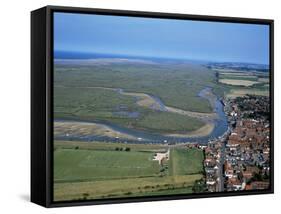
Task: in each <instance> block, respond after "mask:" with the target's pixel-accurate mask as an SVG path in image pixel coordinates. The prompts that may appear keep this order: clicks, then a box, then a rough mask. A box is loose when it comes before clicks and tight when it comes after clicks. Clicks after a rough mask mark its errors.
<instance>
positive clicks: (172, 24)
mask: <svg viewBox="0 0 281 214" xmlns="http://www.w3.org/2000/svg"><path fill="white" fill-rule="evenodd" d="M54 50H55V51H65V52H77V53H85V54H112V55H126V56H133V57H137V56H139V57H148V58H149V57H151V58H168V59H182V60H194V61H207V62H237V63H253V64H264V65H268V64H269V26H268V25H257V24H239V23H223V22H210V21H190V20H173V19H159V18H140V17H123V16H122V17H121V16H105V15H92V14H91V15H89V14H72V13H58V12H55V14H54Z"/></svg>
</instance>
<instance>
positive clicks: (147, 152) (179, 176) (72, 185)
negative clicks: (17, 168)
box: [54, 141, 203, 200]
mask: <svg viewBox="0 0 281 214" xmlns="http://www.w3.org/2000/svg"><path fill="white" fill-rule="evenodd" d="M54 149H55V151H54V199H55V200H79V199H85V198H87V199H92V198H103V197H107V198H108V197H129V196H144V195H148V194H149V195H161V194H177V193H178V194H180V193H191V192H192V190H191V189H192V186H193V185H194V182H195V181H196V180H198V179H200V178H201V177H202V161H203V153H202V151H201V150H198V149H195V148H194V149H187V148H184V147H177V148H168V147H167V146H164V145H147V144H122V143H119V144H116V143H98V142H96V143H83V142H68V141H56V142H55V146H54ZM168 149H170V150H171V154H170V157H169V159H168V160H165V162H163V165H160V164H159V163H158V161H155V160H153V157H154V155H155V153H156V152H160V153H162V152H165V151H167V150H168Z"/></svg>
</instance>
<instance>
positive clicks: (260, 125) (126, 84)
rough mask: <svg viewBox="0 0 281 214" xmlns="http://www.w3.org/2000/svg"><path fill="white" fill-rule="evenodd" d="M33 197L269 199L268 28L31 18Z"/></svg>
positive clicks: (68, 11) (128, 15) (96, 13)
mask: <svg viewBox="0 0 281 214" xmlns="http://www.w3.org/2000/svg"><path fill="white" fill-rule="evenodd" d="M31 93H32V94H31V95H32V96H31V97H32V103H31V125H32V127H31V129H32V130H31V132H32V134H31V138H32V139H31V201H32V202H34V203H37V204H40V205H43V206H45V207H57V206H72V205H88V204H102V203H123V202H137V201H155V200H168V199H187V198H203V197H214V196H235V195H251V194H264V193H273V189H274V188H273V177H274V176H273V20H265V19H248V18H232V17H215V16H197V15H185V14H168V13H154V12H136V11H121V10H104V9H89V8H71V7H57V6H47V7H44V8H41V9H38V10H35V11H33V12H32V13H31Z"/></svg>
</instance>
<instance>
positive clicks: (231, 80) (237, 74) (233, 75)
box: [214, 69, 269, 98]
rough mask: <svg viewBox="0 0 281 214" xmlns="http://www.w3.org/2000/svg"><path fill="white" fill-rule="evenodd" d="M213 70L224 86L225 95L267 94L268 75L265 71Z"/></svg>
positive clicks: (229, 96)
mask: <svg viewBox="0 0 281 214" xmlns="http://www.w3.org/2000/svg"><path fill="white" fill-rule="evenodd" d="M214 70H215V71H217V72H218V74H217V75H218V82H219V83H221V84H222V85H224V86H225V92H226V94H225V95H226V97H228V98H235V97H239V96H244V95H246V94H250V95H262V96H269V75H268V73H267V72H258V71H243V70H241V71H238V70H229V69H214Z"/></svg>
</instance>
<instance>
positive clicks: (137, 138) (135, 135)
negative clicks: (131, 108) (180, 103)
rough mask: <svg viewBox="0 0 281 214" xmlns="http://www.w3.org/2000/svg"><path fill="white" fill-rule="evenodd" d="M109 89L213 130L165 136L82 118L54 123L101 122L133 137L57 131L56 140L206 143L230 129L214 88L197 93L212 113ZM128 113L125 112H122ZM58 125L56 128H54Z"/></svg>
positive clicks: (156, 98) (138, 94)
mask: <svg viewBox="0 0 281 214" xmlns="http://www.w3.org/2000/svg"><path fill="white" fill-rule="evenodd" d="M91 88H102V87H91ZM103 89H108V90H114V91H116V92H118V93H120V94H122V95H128V96H133V97H135V98H136V102H137V104H138V105H140V106H143V107H148V108H151V109H154V110H158V111H169V112H174V113H179V114H182V115H183V116H184V115H186V116H191V117H195V118H198V119H200V120H202V121H204V122H205V123H206V124H209V125H211V126H212V129H211V130H210V132H209V133H208V134H207V135H195V134H194V135H190V136H189V135H173V136H172V135H162V134H155V133H150V132H145V131H140V130H136V129H131V128H127V127H123V126H120V125H117V124H113V123H111V122H107V121H106V122H105V121H103V122H101V121H95V122H89V121H80V120H75V121H74V120H55V123H56V122H57V123H67V122H72V123H86V124H88V125H90V124H91V123H92V124H93V125H99V126H103V127H108V128H109V129H110V130H112V131H113V132H116V133H121V134H123V136H131V138H130V137H129V138H122V137H121V138H120V137H115V138H114V137H109V136H106V135H98V134H96V133H94V134H93V133H92V134H91V133H87V134H79V133H74V134H73V133H69V134H65V132H64V133H60V132H58V133H56V132H55V135H54V136H55V139H58V140H80V141H95V140H97V141H118V142H128V143H130V142H132V143H186V142H199V143H207V142H208V141H209V140H212V139H215V138H219V137H220V136H222V135H223V134H224V133H225V132H226V131H227V130H228V122H227V117H226V115H225V112H224V105H223V103H222V102H221V100H220V99H219V98H218V97H217V96H216V95H214V93H213V92H212V88H210V87H206V88H204V89H203V90H201V91H200V92H199V93H198V96H199V97H201V98H204V99H207V100H208V101H209V103H210V104H211V106H212V108H213V113H199V112H190V111H185V110H181V109H177V108H173V107H169V106H166V105H165V104H164V103H163V102H162V101H161V99H160V98H159V97H156V96H154V95H149V94H144V93H133V92H126V91H124V90H123V89H115V88H103ZM122 113H123V114H126V112H122ZM134 115H136V116H137V112H134V113H133V114H132V116H134ZM55 128H56V127H55Z"/></svg>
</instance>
